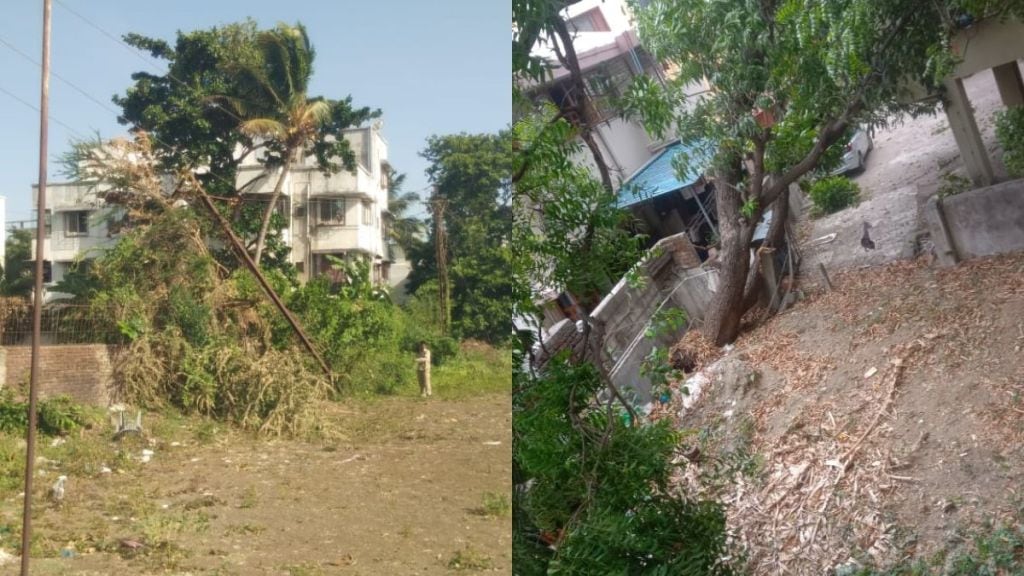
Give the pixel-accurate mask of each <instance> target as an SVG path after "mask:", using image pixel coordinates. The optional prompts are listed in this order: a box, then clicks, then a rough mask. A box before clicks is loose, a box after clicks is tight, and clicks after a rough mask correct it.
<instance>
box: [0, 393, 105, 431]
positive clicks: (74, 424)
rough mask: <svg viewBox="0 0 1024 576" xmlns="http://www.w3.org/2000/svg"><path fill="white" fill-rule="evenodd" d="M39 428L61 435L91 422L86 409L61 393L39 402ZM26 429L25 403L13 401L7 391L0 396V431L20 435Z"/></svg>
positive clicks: (26, 414) (26, 403)
mask: <svg viewBox="0 0 1024 576" xmlns="http://www.w3.org/2000/svg"><path fill="white" fill-rule="evenodd" d="M38 406H39V408H38V410H39V412H38V420H37V424H38V427H39V431H40V432H41V433H43V434H47V435H49V436H64V435H66V434H69V433H71V432H74V431H76V430H78V429H79V428H82V427H84V426H86V425H88V424H90V423H91V418H90V416H89V414H88V413H87V411H86V410H85V409H84V408H83V407H82V406H81V405H80V404H77V403H76V402H75V401H74V400H72V399H71V398H70V397H68V396H65V395H60V396H54V397H52V398H46V399H43V400H41V401H40V402H39V405H38ZM27 428H28V402H22V401H18V400H15V399H14V397H13V396H12V395H11V394H10V393H4V394H3V396H2V397H0V431H2V432H9V433H17V434H24V433H25V430H26V429H27Z"/></svg>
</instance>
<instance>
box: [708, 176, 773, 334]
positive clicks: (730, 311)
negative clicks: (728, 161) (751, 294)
mask: <svg viewBox="0 0 1024 576" xmlns="http://www.w3.org/2000/svg"><path fill="white" fill-rule="evenodd" d="M715 180H716V185H715V190H716V191H717V194H718V226H719V230H720V233H721V239H722V252H721V256H720V263H721V265H720V267H719V276H718V290H717V291H716V292H715V295H714V297H713V298H712V299H711V306H710V308H709V309H708V312H707V314H706V315H705V318H704V334H705V335H706V336H707V337H708V338H709V339H710V340H712V341H714V343H715V345H717V346H724V345H725V344H729V343H730V342H732V341H733V340H735V339H736V337H737V336H738V335H739V331H740V319H741V318H743V313H744V309H743V304H744V292H745V289H746V288H747V283H748V273H749V272H750V241H751V239H752V238H753V237H754V229H755V228H756V227H757V223H758V221H759V220H760V218H761V213H762V210H761V209H757V210H755V211H754V212H755V213H754V214H753V215H752V216H751V217H750V218H747V217H745V216H743V215H742V214H741V213H740V206H742V205H743V198H742V197H741V196H740V193H739V192H738V191H737V190H736V188H735V187H734V185H733V182H736V181H738V178H736V174H727V173H723V174H720V175H718V176H716V178H715Z"/></svg>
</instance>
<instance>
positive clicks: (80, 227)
mask: <svg viewBox="0 0 1024 576" xmlns="http://www.w3.org/2000/svg"><path fill="white" fill-rule="evenodd" d="M88 234H89V211H88V210H79V211H77V212H65V213H64V235H65V236H87V235H88Z"/></svg>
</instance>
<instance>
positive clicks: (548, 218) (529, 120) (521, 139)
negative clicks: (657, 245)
mask: <svg viewBox="0 0 1024 576" xmlns="http://www.w3.org/2000/svg"><path fill="white" fill-rule="evenodd" d="M555 115H556V111H555V110H554V108H553V107H544V108H541V109H539V110H536V111H534V112H532V113H531V114H529V115H527V116H524V117H523V118H520V119H519V120H518V121H517V122H516V124H515V127H514V138H515V141H516V146H517V148H518V149H519V150H522V151H523V153H521V154H519V155H517V156H516V170H517V171H522V173H523V176H522V178H521V179H520V180H519V182H518V183H517V184H516V201H515V204H516V210H517V211H516V218H515V223H514V229H513V241H512V246H515V248H516V254H515V255H514V256H513V265H512V266H513V270H514V271H515V274H516V286H517V288H518V291H517V293H516V298H515V306H516V310H517V312H519V313H522V314H526V315H533V314H535V313H536V310H535V303H534V296H535V295H534V294H533V291H532V290H531V287H540V286H543V287H544V288H545V289H550V290H556V291H564V292H568V293H571V294H574V295H577V296H579V297H581V298H586V299H589V298H592V297H593V296H594V295H595V294H602V293H604V292H605V291H607V290H609V289H610V288H611V287H612V286H613V285H614V282H615V281H616V280H617V279H618V278H620V277H622V275H623V274H626V273H627V272H628V271H629V270H630V269H631V268H633V266H634V265H635V264H636V263H637V262H638V261H639V260H640V259H641V255H642V254H641V247H642V243H643V241H644V238H643V237H642V236H637V235H634V234H632V233H631V232H630V231H629V230H628V228H629V224H630V223H631V222H632V217H631V216H630V215H629V213H628V212H626V211H625V210H622V209H620V208H619V207H618V206H617V205H616V198H615V197H614V196H613V195H611V194H609V193H608V191H607V190H605V188H604V187H603V186H602V185H601V182H599V181H598V180H596V179H595V178H594V177H593V176H591V174H590V172H589V170H588V169H587V167H586V166H584V165H577V164H576V163H575V160H574V158H575V157H576V155H577V154H578V153H579V152H580V146H579V144H578V143H577V142H576V141H575V140H574V138H575V136H576V132H575V129H574V128H573V126H572V125H571V124H570V123H569V122H567V121H566V120H565V119H563V118H558V119H556V117H555Z"/></svg>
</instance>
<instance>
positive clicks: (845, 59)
mask: <svg viewBox="0 0 1024 576" xmlns="http://www.w3.org/2000/svg"><path fill="white" fill-rule="evenodd" d="M632 4H633V8H634V10H635V11H636V15H637V19H638V28H639V32H640V38H641V42H642V43H643V44H644V46H645V47H646V48H647V49H648V50H649V51H650V52H651V53H652V54H654V55H655V57H657V58H658V59H660V60H661V61H663V62H667V63H670V64H672V65H673V66H674V67H675V68H676V69H678V74H677V76H676V77H675V78H673V79H672V80H671V81H670V82H669V83H668V85H667V87H663V86H662V85H661V84H660V83H658V82H654V81H651V80H649V79H645V78H640V79H638V81H637V82H636V83H635V84H634V86H633V88H632V89H631V91H630V94H629V96H628V97H627V99H626V104H625V109H626V111H627V113H633V114H636V115H638V116H639V117H641V118H642V119H643V121H644V123H645V125H646V126H647V129H648V130H649V131H650V132H652V133H653V134H656V135H666V134H668V133H671V132H674V133H675V134H676V135H678V136H679V137H680V139H681V140H682V141H683V142H686V143H687V144H688V145H689V147H690V148H691V150H692V152H691V153H690V154H687V155H683V156H681V157H680V158H678V162H679V165H681V166H684V167H686V166H691V165H693V164H694V163H696V164H697V166H698V167H706V170H707V172H708V176H709V178H710V179H711V180H712V181H713V182H714V184H715V188H716V190H717V194H718V203H717V204H718V220H719V225H720V228H721V269H720V284H719V289H718V291H717V292H716V294H715V297H714V299H713V301H712V303H711V306H710V309H709V310H708V312H707V316H706V320H705V328H704V330H705V333H706V334H707V336H708V337H709V338H710V339H712V340H714V341H715V342H716V343H717V344H719V345H722V344H726V343H728V342H731V341H733V340H734V339H735V338H736V337H737V335H738V333H739V327H740V319H741V318H742V317H743V315H744V314H745V312H746V311H747V310H748V309H749V308H750V307H751V306H752V305H753V303H754V302H755V301H756V299H755V298H752V297H751V296H752V294H753V292H754V291H755V290H757V289H758V286H759V285H760V280H759V278H758V274H759V272H758V270H757V269H756V267H755V268H753V269H752V268H751V266H750V261H751V256H750V245H751V239H752V237H753V234H754V230H755V228H756V227H757V225H758V223H759V222H760V221H761V219H762V216H763V215H764V213H765V212H766V211H767V210H769V209H771V208H772V207H774V208H775V210H774V214H775V216H776V220H781V219H780V218H778V216H779V215H780V214H785V212H786V207H787V202H788V191H789V187H790V185H791V184H793V183H794V182H796V181H797V180H798V179H800V178H801V177H803V176H804V175H805V174H807V173H809V172H811V171H812V170H814V169H815V167H816V166H817V165H818V164H819V163H820V161H821V160H822V158H823V156H824V155H825V154H826V151H828V150H829V148H830V147H832V146H833V145H835V144H837V142H839V141H840V139H841V138H842V137H843V135H844V134H845V133H846V132H847V130H848V129H849V128H850V127H852V126H856V125H859V124H871V125H882V124H885V123H887V122H889V121H891V120H892V119H893V118H894V117H896V116H897V115H899V114H902V113H919V112H923V111H926V110H929V109H931V108H932V107H934V105H935V100H931V101H929V102H916V101H914V99H913V98H911V97H910V93H911V88H912V87H915V86H924V87H926V88H933V87H935V86H936V85H937V84H938V83H939V81H941V79H942V78H943V76H945V74H946V73H947V72H948V71H949V70H950V69H951V66H952V64H953V55H952V53H951V52H950V50H949V43H948V39H949V38H950V35H951V34H952V33H953V32H954V31H955V30H956V28H957V26H958V23H961V22H964V21H965V20H964V18H963V15H964V14H971V20H972V21H974V22H977V21H979V20H981V19H984V18H988V17H995V16H999V15H1005V14H1007V13H1008V12H1009V11H1011V10H1017V11H1019V10H1020V7H1019V6H1017V5H1019V2H1014V1H1013V0H1005V1H999V2H988V1H982V2H977V1H973V0H945V1H940V2H929V3H921V2H918V1H916V0H885V1H880V0H840V1H823V0H782V1H778V0H740V1H734V0H711V1H707V0H653V1H652V2H645V3H643V4H645V6H640V2H633V3H632ZM1015 6H1016V7H1015ZM694 81H707V82H708V83H709V84H710V86H711V90H710V91H709V93H707V94H704V95H703V96H702V97H700V98H699V99H696V101H692V102H685V98H686V97H685V95H684V93H683V91H682V87H683V86H685V85H686V84H688V83H690V82H694ZM770 236H771V234H770Z"/></svg>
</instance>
